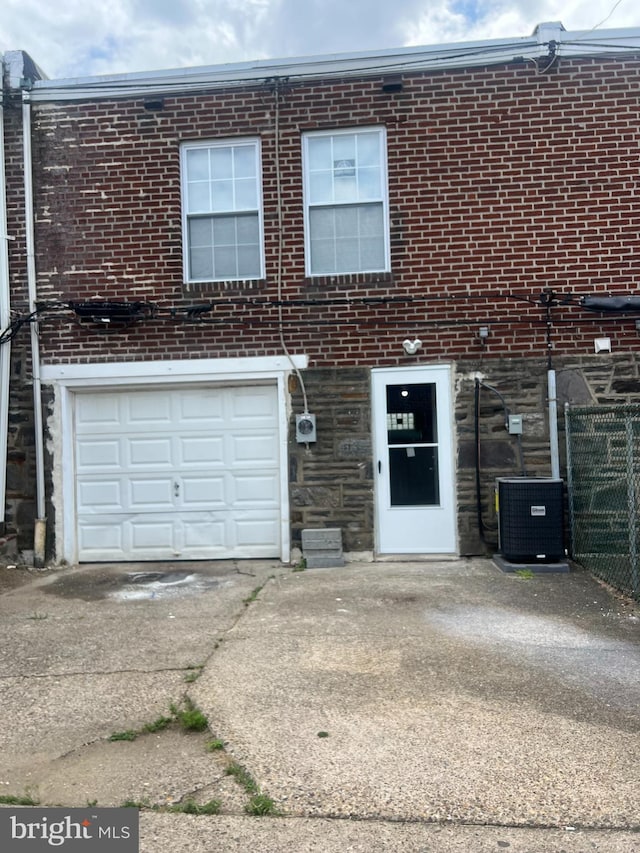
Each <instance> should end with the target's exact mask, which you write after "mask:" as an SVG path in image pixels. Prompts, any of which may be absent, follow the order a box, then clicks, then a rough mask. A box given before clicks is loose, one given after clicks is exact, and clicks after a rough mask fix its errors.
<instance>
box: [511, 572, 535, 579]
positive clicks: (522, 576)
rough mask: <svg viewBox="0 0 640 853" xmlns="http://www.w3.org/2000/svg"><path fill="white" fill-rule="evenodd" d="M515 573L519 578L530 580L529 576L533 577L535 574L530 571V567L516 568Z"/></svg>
mask: <svg viewBox="0 0 640 853" xmlns="http://www.w3.org/2000/svg"><path fill="white" fill-rule="evenodd" d="M515 574H516V575H517V576H518V577H519V578H524V580H528V581H529V580H531V578H534V577H535V574H534V572H532V571H531V569H516V571H515Z"/></svg>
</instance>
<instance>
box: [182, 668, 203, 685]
mask: <svg viewBox="0 0 640 853" xmlns="http://www.w3.org/2000/svg"><path fill="white" fill-rule="evenodd" d="M187 670H188V672H186V673H185V675H184V680H185V681H186V682H187V684H193V682H194V681H197V680H198V679H199V678H200V676H201V675H202V671H203V670H204V664H200V665H199V666H188V667H187Z"/></svg>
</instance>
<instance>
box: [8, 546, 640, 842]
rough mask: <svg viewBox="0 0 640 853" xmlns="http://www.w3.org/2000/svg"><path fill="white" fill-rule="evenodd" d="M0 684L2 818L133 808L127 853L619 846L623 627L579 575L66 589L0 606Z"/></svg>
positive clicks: (636, 838)
mask: <svg viewBox="0 0 640 853" xmlns="http://www.w3.org/2000/svg"><path fill="white" fill-rule="evenodd" d="M7 571H10V570H7ZM153 572H157V573H158V574H157V575H154V574H153ZM148 573H151V574H148ZM0 677H1V679H2V694H1V697H0V708H1V714H2V717H1V719H2V721H3V723H4V725H3V727H2V733H1V734H0V749H1V752H0V795H3V796H4V798H5V801H6V798H7V797H8V796H9V795H13V796H20V797H25V798H27V799H28V798H29V797H30V798H32V799H33V800H34V801H39V802H41V803H42V804H62V805H68V806H71V805H74V806H86V805H87V804H88V803H92V804H97V805H98V806H116V805H122V804H123V803H124V802H127V801H129V802H135V803H138V804H142V805H144V806H145V808H143V810H142V812H141V850H142V851H144V853H152V851H153V853H164V851H181V850H185V851H187V850H189V851H192V853H199V851H203V853H204V851H230V853H235V851H245V850H248V849H252V850H260V851H274V852H275V851H296V853H297V851H315V850H318V851H323V853H332V851H336V853H337V851H345V850H354V851H360V850H362V851H368V853H369V851H377V850H391V851H394V850H398V851H400V850H402V851H409V853H410V851H442V853H448V851H454V850H456V851H458V850H460V851H463V850H464V851H472V853H473V851H478V853H484V851H490V850H491V851H496V850H500V849H503V848H505V849H506V848H509V849H510V850H512V851H514V853H520V851H522V853H524V851H528V853H531V851H541V853H547V851H549V853H554V851H558V853H559V851H566V853H576V851H580V853H582V851H585V853H586V851H593V850H599V851H608V853H623V851H624V853H628V851H632V850H635V849H638V847H640V835H639V834H638V831H639V830H640V772H639V770H638V768H639V767H640V748H639V738H638V732H639V730H640V711H639V709H640V618H639V614H638V612H637V610H635V609H634V608H633V607H632V606H631V605H629V603H628V602H626V601H625V600H624V599H622V598H620V597H618V596H615V595H612V594H611V593H610V592H609V591H607V590H606V589H604V588H603V587H602V586H601V585H600V584H598V583H597V582H596V581H595V580H593V579H592V578H591V577H590V576H589V575H587V574H585V573H583V572H571V573H570V574H562V575H551V574H541V575H536V576H534V577H532V578H526V577H521V576H518V575H512V574H503V573H502V572H500V571H499V570H498V569H497V568H496V567H495V565H494V564H493V563H492V562H491V561H488V560H479V559H474V560H455V561H436V562H420V563H384V562H381V563H369V564H362V563H359V564H354V563H352V564H349V565H348V566H346V567H345V568H341V569H317V570H313V571H304V572H293V571H291V570H290V569H287V568H284V567H282V566H280V565H279V564H277V563H268V562H267V563H263V562H260V563H254V562H250V563H238V564H235V563H216V564H211V563H200V564H189V565H187V566H185V565H180V564H176V565H175V566H173V567H171V566H167V565H159V566H158V565H155V566H148V565H145V566H130V565H127V566H99V567H85V568H82V569H72V570H67V571H65V572H62V573H54V574H50V575H46V576H41V577H36V578H34V579H33V580H32V581H31V582H30V583H28V584H25V585H22V586H20V587H18V588H16V589H13V590H10V591H8V592H5V594H4V595H2V596H0ZM185 697H187V699H186V700H185ZM185 701H189V702H191V703H192V704H193V705H194V706H195V707H196V708H197V709H200V710H201V711H202V712H203V713H204V714H205V715H206V717H207V719H208V723H209V726H208V729H207V730H206V731H204V732H200V733H193V732H187V731H185V730H184V729H183V728H181V727H180V726H179V725H178V724H177V723H176V722H172V723H171V724H169V725H166V727H163V728H159V729H158V730H156V731H146V730H145V728H146V729H148V728H152V729H153V724H154V723H156V722H157V721H158V720H159V719H161V718H163V717H164V718H168V717H171V716H172V712H171V711H170V706H172V705H173V707H174V710H175V708H176V707H177V708H182V707H185ZM114 736H115V737H116V738H117V739H115V740H113V739H110V738H113V737H114ZM125 736H132V737H133V739H125ZM214 746H215V747H220V746H222V747H223V748H222V749H214V748H213V747H214ZM230 768H232V769H234V768H235V769H236V770H237V769H238V768H241V769H243V770H244V771H246V777H247V778H248V779H249V780H250V781H252V782H255V785H256V786H257V787H258V788H259V790H260V792H262V793H263V794H265V795H267V796H268V797H269V800H268V802H270V803H273V806H274V808H276V809H277V810H278V811H279V812H281V813H282V816H279V817H253V816H248V815H247V814H246V813H245V808H246V807H247V805H248V804H249V803H250V799H251V792H250V791H249V792H247V784H246V778H245V784H244V785H242V784H238V782H237V778H238V774H237V773H236V774H235V775H228V771H229V769H230ZM189 800H192V801H193V802H195V803H197V804H204V803H207V802H210V801H212V800H217V801H218V802H219V803H220V809H221V814H220V815H217V816H207V815H190V814H182V813H173V812H170V811H168V809H170V808H172V807H173V808H175V807H176V806H177V807H178V808H179V807H180V805H181V804H184V803H185V802H187V801H189Z"/></svg>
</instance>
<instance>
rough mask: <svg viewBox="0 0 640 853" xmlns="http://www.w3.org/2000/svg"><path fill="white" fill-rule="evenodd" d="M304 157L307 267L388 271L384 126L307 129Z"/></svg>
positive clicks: (320, 271) (328, 271) (314, 271)
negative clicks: (316, 130) (310, 131)
mask: <svg viewBox="0 0 640 853" xmlns="http://www.w3.org/2000/svg"><path fill="white" fill-rule="evenodd" d="M303 162H304V189H305V226H306V227H305V231H306V257H307V273H308V274H309V275H332V274H341V273H356V272H385V271H388V269H389V228H388V221H389V217H388V212H387V208H388V204H387V167H386V135H385V132H384V129H383V128H364V129H362V130H359V129H358V130H346V131H333V132H324V131H321V132H317V133H316V132H314V133H308V134H306V135H305V137H304V141H303Z"/></svg>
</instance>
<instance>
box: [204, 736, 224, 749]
mask: <svg viewBox="0 0 640 853" xmlns="http://www.w3.org/2000/svg"><path fill="white" fill-rule="evenodd" d="M222 749H224V741H223V740H220V738H217V737H215V738H213V739H212V740H208V741H207V743H206V750H207V752H218V751H219V750H222Z"/></svg>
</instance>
